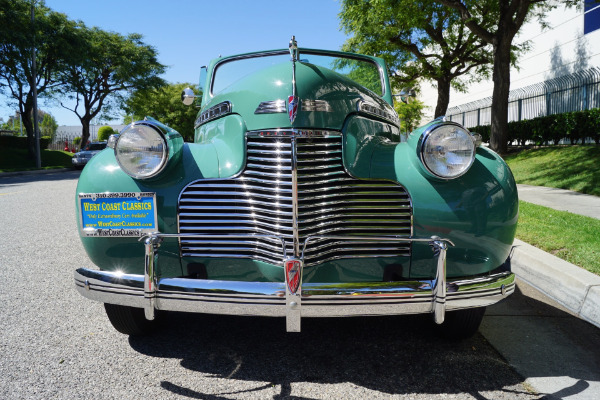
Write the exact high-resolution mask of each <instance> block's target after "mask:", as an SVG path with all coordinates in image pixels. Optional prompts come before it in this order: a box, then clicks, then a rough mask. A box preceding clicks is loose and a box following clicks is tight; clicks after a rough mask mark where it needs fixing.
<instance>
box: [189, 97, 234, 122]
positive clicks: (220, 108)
mask: <svg viewBox="0 0 600 400" xmlns="http://www.w3.org/2000/svg"><path fill="white" fill-rule="evenodd" d="M229 113H231V103H230V102H228V101H224V102H222V103H219V104H217V105H214V106H212V107H211V108H209V109H208V110H205V111H203V112H202V113H201V114H200V115H199V116H198V118H196V121H194V129H196V128H198V127H199V126H200V125H202V124H204V123H206V122H209V121H212V120H213V119H217V118H219V117H222V116H224V115H227V114H229Z"/></svg>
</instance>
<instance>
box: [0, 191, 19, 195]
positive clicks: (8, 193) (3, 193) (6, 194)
mask: <svg viewBox="0 0 600 400" xmlns="http://www.w3.org/2000/svg"><path fill="white" fill-rule="evenodd" d="M17 193H25V191H24V190H21V191H18V192H9V193H0V196H6V195H7V194H17Z"/></svg>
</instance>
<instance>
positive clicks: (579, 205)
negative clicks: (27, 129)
mask: <svg viewBox="0 0 600 400" xmlns="http://www.w3.org/2000/svg"><path fill="white" fill-rule="evenodd" d="M517 188H518V191H519V200H523V201H526V202H528V203H533V204H538V205H540V206H544V207H550V208H554V209H555V210H561V211H568V212H570V213H573V214H579V215H585V216H586V217H592V218H597V219H600V197H598V196H590V195H589V194H582V193H577V192H572V191H570V190H565V189H555V188H549V187H543V186H530V185H517Z"/></svg>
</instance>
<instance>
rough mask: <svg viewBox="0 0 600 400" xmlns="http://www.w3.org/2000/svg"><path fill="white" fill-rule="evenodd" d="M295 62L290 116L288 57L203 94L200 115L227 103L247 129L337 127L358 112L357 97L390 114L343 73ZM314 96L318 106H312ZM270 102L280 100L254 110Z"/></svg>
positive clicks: (290, 68) (383, 104)
mask: <svg viewBox="0 0 600 400" xmlns="http://www.w3.org/2000/svg"><path fill="white" fill-rule="evenodd" d="M295 64H296V65H295V68H296V88H297V90H296V94H297V97H298V99H299V100H300V104H299V106H298V108H297V113H296V117H295V119H294V120H293V121H292V120H291V119H290V116H289V114H288V99H289V97H290V96H292V94H293V92H294V90H293V83H292V76H293V63H292V62H290V61H285V62H281V63H279V64H275V65H272V66H270V67H267V68H264V69H262V70H260V71H258V72H254V73H252V74H249V75H247V76H245V77H243V78H241V79H240V80H238V81H237V82H235V83H233V84H231V85H230V86H229V87H227V88H225V89H223V90H221V91H220V92H219V93H217V94H215V95H214V96H211V95H210V94H209V96H208V98H209V101H208V102H207V103H206V104H205V105H204V106H203V107H202V110H201V113H200V115H201V114H202V112H205V111H207V110H209V109H210V108H211V107H214V106H216V105H218V104H221V103H223V102H229V103H230V106H231V112H232V113H234V114H239V115H240V116H241V117H242V118H243V120H244V122H245V125H246V127H247V129H248V130H258V129H266V128H274V127H277V128H287V127H296V128H309V127H311V128H320V129H336V130H341V129H342V127H343V125H344V122H345V120H346V118H347V116H348V115H349V114H351V113H356V112H357V111H358V104H359V102H366V103H368V104H370V105H372V106H374V107H376V108H377V109H380V110H384V112H386V113H394V114H395V112H394V110H393V108H392V107H391V105H389V104H388V103H387V102H386V101H385V100H383V99H382V98H381V97H379V96H378V95H377V94H375V93H374V92H372V91H370V90H368V89H367V88H365V87H363V86H361V85H360V84H358V83H356V82H354V81H352V80H350V79H348V78H347V77H345V76H343V75H341V74H338V73H336V72H334V71H332V70H331V69H328V68H325V67H322V66H318V65H314V64H310V63H305V62H296V63H295ZM315 101H317V102H320V103H321V104H320V107H323V108H322V109H320V110H315V108H314V107H315ZM276 102H279V104H282V102H283V104H284V106H283V107H281V106H280V107H279V109H278V110H277V112H269V113H261V112H260V107H261V106H263V105H265V104H266V105H274V104H275V103H276ZM311 103H312V107H311ZM306 105H308V107H307V106H306ZM324 109H326V111H325V110H324ZM200 120H201V118H199V119H198V121H200ZM196 125H197V126H198V125H200V124H199V123H197V124H196Z"/></svg>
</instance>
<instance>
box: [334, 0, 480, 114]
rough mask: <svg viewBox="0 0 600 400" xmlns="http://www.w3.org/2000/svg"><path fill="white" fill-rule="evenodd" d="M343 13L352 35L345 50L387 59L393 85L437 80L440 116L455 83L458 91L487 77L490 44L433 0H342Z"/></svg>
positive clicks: (445, 108) (451, 10)
mask: <svg viewBox="0 0 600 400" xmlns="http://www.w3.org/2000/svg"><path fill="white" fill-rule="evenodd" d="M339 17H340V20H341V26H342V28H343V29H344V31H345V32H346V33H348V34H352V35H353V36H352V37H351V38H350V39H348V40H347V41H346V43H345V44H344V46H343V50H346V51H356V52H361V53H365V54H375V55H378V56H380V57H383V58H384V59H385V60H386V62H387V63H388V65H389V67H390V69H391V71H392V77H391V78H392V81H393V83H394V84H395V86H397V87H401V86H406V84H407V83H408V82H412V81H415V80H416V79H418V78H425V79H428V80H433V81H435V82H436V84H437V90H438V100H437V105H436V108H435V116H436V117H438V116H441V115H444V114H445V113H446V110H447V109H448V103H449V101H450V88H451V86H454V87H455V88H457V89H459V90H460V89H463V88H464V84H465V83H467V82H469V81H472V80H478V79H481V78H482V77H484V76H486V75H487V73H488V69H489V65H490V63H491V61H492V53H491V46H490V45H488V44H487V43H486V42H484V41H483V40H481V39H480V38H479V37H478V36H477V35H476V34H474V33H473V32H471V31H470V30H469V29H467V28H466V27H465V26H464V23H463V22H462V21H461V15H460V14H459V13H458V12H457V11H455V10H453V9H451V8H448V7H444V6H443V5H441V4H437V3H435V2H432V1H428V0H423V1H416V0H373V1H364V0H343V1H342V9H341V12H340V14H339ZM484 26H486V27H487V25H485V22H484ZM457 78H462V80H459V79H457Z"/></svg>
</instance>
